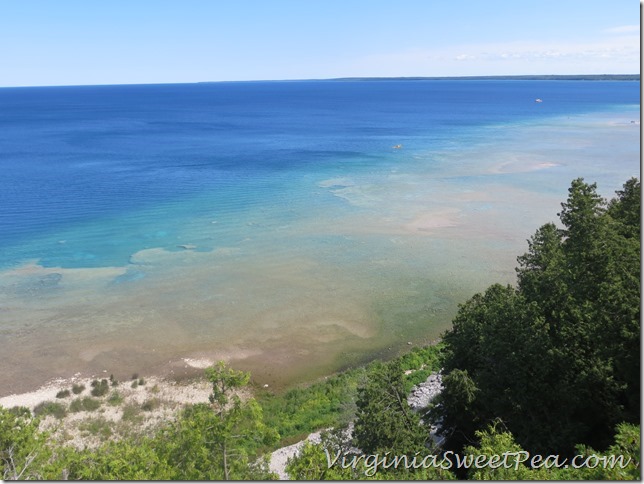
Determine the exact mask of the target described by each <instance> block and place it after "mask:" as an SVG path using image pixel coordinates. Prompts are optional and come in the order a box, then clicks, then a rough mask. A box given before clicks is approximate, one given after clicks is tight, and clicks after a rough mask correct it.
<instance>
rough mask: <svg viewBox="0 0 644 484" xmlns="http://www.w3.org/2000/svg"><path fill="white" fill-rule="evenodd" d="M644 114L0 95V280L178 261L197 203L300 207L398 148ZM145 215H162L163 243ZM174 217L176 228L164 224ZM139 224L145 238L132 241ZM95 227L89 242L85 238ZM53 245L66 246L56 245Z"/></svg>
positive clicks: (529, 89)
mask: <svg viewBox="0 0 644 484" xmlns="http://www.w3.org/2000/svg"><path fill="white" fill-rule="evenodd" d="M535 98H542V99H543V100H544V102H543V103H541V104H538V103H535V102H534V100H535ZM638 103H639V83H636V82H576V81H547V82H543V81H387V82H373V81H362V82H360V81H355V82H329V81H326V82H324V81H323V82H316V81H307V82H304V81H303V82H244V83H214V84H182V85H135V86H84V87H49V88H47V87H39V88H5V89H0V170H1V173H2V177H0V247H2V250H1V251H0V266H5V267H6V266H11V265H15V264H17V263H19V262H20V261H22V260H25V259H40V261H41V263H42V264H43V265H45V266H54V265H59V266H62V267H82V266H89V267H98V266H108V265H123V264H124V263H126V262H127V260H128V257H129V255H131V254H133V253H135V252H136V251H137V250H140V249H142V248H144V247H150V246H161V247H174V246H175V244H176V241H177V234H178V232H179V231H180V228H177V227H178V225H180V220H184V219H185V218H186V217H187V216H189V215H190V214H191V213H194V211H195V210H197V211H198V210H199V209H198V208H196V206H195V204H194V203H195V202H194V200H195V197H206V198H207V199H208V200H209V202H208V203H209V208H214V209H215V211H216V210H217V209H218V208H221V211H223V212H225V216H224V218H226V217H228V219H229V220H232V219H234V217H235V216H237V215H236V214H239V213H240V212H243V211H247V210H253V209H254V208H257V207H263V206H267V205H269V206H272V207H274V208H275V209H276V210H278V209H279V206H280V204H284V205H285V206H293V205H294V204H297V201H300V202H302V203H304V204H305V203H306V201H307V195H306V193H305V192H306V190H308V189H310V187H311V186H312V185H310V184H309V185H307V184H303V180H306V177H307V176H308V175H311V174H314V175H315V177H316V179H324V177H326V178H330V177H333V176H345V175H347V174H353V173H374V172H378V171H382V170H386V169H387V168H388V167H390V166H391V165H392V163H394V162H395V163H400V160H396V159H395V158H394V155H395V153H394V152H393V151H392V149H391V147H392V146H393V145H396V144H402V145H403V146H404V149H405V150H406V151H407V152H409V151H413V150H427V149H435V150H446V149H450V148H454V143H455V140H457V141H458V145H457V146H458V147H462V146H463V145H464V144H467V143H476V142H481V141H483V138H482V137H483V136H484V131H482V130H483V129H484V128H485V127H489V126H491V125H504V124H508V125H513V126H516V125H521V124H535V123H539V122H540V120H541V119H546V118H550V117H555V116H564V115H566V116H569V115H575V114H581V113H588V112H595V111H606V110H611V109H620V108H622V107H623V106H625V105H631V106H632V105H636V104H638ZM403 163H405V161H403ZM294 194H295V195H294ZM203 200H204V199H203V198H202V201H203ZM294 201H295V202H294ZM308 201H309V202H313V201H312V200H308ZM333 202H334V201H331V202H329V203H333ZM315 203H317V204H319V203H321V202H320V200H315ZM161 205H163V206H164V207H165V208H164V209H163V211H161V212H159V210H160V209H159V207H160V206H161ZM146 210H153V211H155V210H156V212H154V213H159V217H160V220H159V221H158V222H159V223H157V224H156V225H158V227H157V229H156V230H155V223H154V220H152V219H151V217H150V216H149V213H148V215H147V216H146V215H144V214H145V213H146V212H145V211H146ZM302 210H304V208H302ZM135 214H138V215H135ZM128 217H130V218H128ZM131 217H138V219H136V221H133V220H132V219H131ZM172 217H175V218H176V220H177V223H176V224H168V223H167V220H168V218H172ZM141 218H144V219H145V221H142V220H141ZM152 218H154V217H152ZM128 220H129V222H128ZM135 222H136V224H140V223H144V225H146V228H145V230H143V231H141V233H137V231H136V230H133V229H132V227H133V225H132V224H134V223H135ZM88 223H89V224H94V232H91V231H90V230H89V229H87V228H83V227H84V225H83V224H88ZM97 224H99V225H100V227H101V230H98V228H97ZM168 227H170V228H168ZM172 227H174V228H172ZM75 228H78V229H79V230H78V231H77V232H74V229H75ZM61 234H64V236H65V240H64V242H63V243H60V244H58V245H56V244H54V243H53V242H52V241H53V240H54V239H56V240H57V239H58V238H59V237H62V236H63V235H61ZM92 234H94V235H92ZM151 239H152V240H151Z"/></svg>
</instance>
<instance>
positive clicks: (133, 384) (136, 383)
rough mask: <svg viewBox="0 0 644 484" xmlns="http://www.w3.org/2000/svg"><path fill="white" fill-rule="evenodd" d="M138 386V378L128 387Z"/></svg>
mask: <svg viewBox="0 0 644 484" xmlns="http://www.w3.org/2000/svg"><path fill="white" fill-rule="evenodd" d="M138 386H139V380H134V381H133V382H132V384H131V385H130V387H132V388H137V387H138Z"/></svg>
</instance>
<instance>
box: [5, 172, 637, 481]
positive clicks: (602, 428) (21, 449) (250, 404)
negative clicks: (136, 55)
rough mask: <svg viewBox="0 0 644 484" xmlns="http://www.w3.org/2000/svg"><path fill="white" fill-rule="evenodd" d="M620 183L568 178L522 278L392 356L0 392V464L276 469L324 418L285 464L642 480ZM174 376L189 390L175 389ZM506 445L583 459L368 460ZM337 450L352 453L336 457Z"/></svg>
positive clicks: (627, 214) (265, 473)
mask: <svg viewBox="0 0 644 484" xmlns="http://www.w3.org/2000/svg"><path fill="white" fill-rule="evenodd" d="M616 193H617V197H615V198H613V199H611V200H610V201H608V200H604V199H603V198H601V197H600V196H599V195H598V194H597V192H596V185H595V184H588V183H585V182H584V181H583V179H581V178H579V179H576V180H574V181H573V182H572V184H571V187H570V189H569V196H568V199H567V201H566V202H564V203H562V204H561V207H562V210H561V212H560V213H559V214H558V215H559V218H560V220H561V228H559V227H557V226H555V224H552V223H549V224H546V225H544V226H542V227H541V228H539V229H538V230H537V231H536V233H535V235H534V236H533V237H532V238H531V239H530V240H529V241H528V252H526V253H525V254H523V255H521V256H519V257H518V258H517V261H518V264H519V265H518V267H517V269H516V270H517V274H518V284H517V285H516V287H513V286H510V285H507V286H502V285H500V284H494V285H492V286H490V287H489V288H488V289H487V290H486V291H485V292H484V293H479V294H476V295H474V296H473V297H472V298H470V299H469V300H468V301H467V302H465V303H463V304H461V305H460V306H459V311H458V314H457V316H456V317H455V318H454V320H453V323H452V328H451V329H449V330H447V331H446V333H444V335H443V338H442V340H441V341H440V342H438V343H437V344H434V345H431V346H426V347H414V348H412V349H411V351H409V352H408V353H406V354H403V355H401V356H399V357H397V358H394V359H392V360H390V361H386V362H382V361H373V362H371V363H369V364H367V365H365V366H361V367H357V368H353V369H349V370H346V371H343V372H341V373H338V374H334V375H331V376H328V377H326V378H323V379H321V380H319V381H316V382H314V383H311V384H309V385H308V386H301V387H296V388H292V389H290V390H288V391H286V392H283V393H276V392H273V391H272V390H271V389H270V388H266V387H265V386H257V385H255V386H254V387H249V381H250V374H248V373H245V372H243V371H237V370H234V369H232V368H230V367H228V366H227V365H226V363H224V362H223V361H222V362H219V363H216V364H214V365H212V366H209V367H207V368H205V370H204V373H205V378H204V379H201V380H199V381H197V382H187V385H178V384H176V383H174V384H173V383H172V382H167V381H161V380H157V379H153V378H150V379H146V378H141V377H139V375H137V374H133V375H132V376H131V378H130V379H129V380H128V381H124V382H119V381H117V380H116V379H115V378H114V377H113V376H112V375H110V377H109V379H108V378H101V379H100V380H99V379H94V380H91V381H89V380H77V381H75V382H69V381H67V382H60V383H63V384H62V385H58V387H53V388H50V389H49V390H48V391H50V393H48V394H47V395H44V394H42V395H41V396H42V397H44V398H50V397H51V394H52V393H54V392H55V395H54V396H55V398H54V399H53V400H50V401H48V402H46V403H43V402H36V401H32V402H30V405H29V406H28V407H27V408H25V407H24V406H20V402H19V401H18V400H14V401H13V403H16V404H18V406H13V407H12V408H3V407H2V406H0V457H1V459H0V466H2V467H0V471H2V475H3V478H4V479H31V478H42V479H54V480H56V479H68V478H69V479H92V480H95V479H101V480H108V479H127V480H132V479H152V480H165V479H170V480H221V479H244V480H249V479H259V480H264V479H275V478H276V477H277V476H276V475H275V474H274V473H272V472H271V471H270V468H269V465H268V464H269V459H268V456H269V455H270V454H271V453H272V452H273V451H274V450H275V449H277V448H279V447H284V446H287V445H289V444H293V443H295V442H299V441H301V440H302V439H303V438H305V437H306V436H308V435H310V434H311V433H313V432H316V431H322V434H321V436H320V437H319V439H317V438H316V439H311V441H309V442H307V443H304V444H301V447H299V452H298V453H297V455H296V456H295V457H292V458H290V459H289V460H288V462H287V464H286V470H287V472H288V474H289V476H290V477H291V478H293V479H298V480H324V479H329V480H344V479H349V480H356V479H377V480H382V479H396V480H409V479H454V478H460V479H465V478H467V479H510V480H524V479H538V480H550V479H555V480H562V479H565V480H567V479H573V480H589V479H593V480H598V479H600V480H601V479H610V480H616V479H627V480H631V479H639V478H640V427H639V426H640V416H639V412H640V369H639V361H640V336H639V335H640V301H641V297H640V208H641V201H640V198H641V194H640V193H641V187H640V182H639V180H637V179H635V178H632V179H630V180H628V181H627V182H626V183H625V184H624V185H623V189H622V190H618V191H617V192H616ZM198 363H199V364H203V363H204V362H198ZM437 372H440V374H441V380H442V387H441V388H442V389H441V390H440V392H439V393H438V395H437V396H436V398H434V399H433V400H431V401H430V403H429V404H428V405H427V407H426V408H424V409H420V410H419V411H416V410H414V409H413V408H412V407H411V406H410V404H409V395H410V391H411V390H412V387H414V385H417V384H419V383H421V382H425V381H427V380H428V377H433V378H436V376H435V375H436V374H437ZM430 379H431V378H430ZM179 386H181V387H182V388H183V390H185V388H186V386H187V387H190V388H191V389H192V390H193V391H192V393H191V392H190V391H188V392H187V393H185V394H184V395H183V397H182V398H175V399H174V400H173V399H172V398H169V397H168V396H169V395H170V394H171V391H172V388H173V387H175V388H174V390H176V389H177V388H178V387H179ZM175 396H176V395H175ZM0 402H2V404H3V405H7V403H8V401H7V399H6V398H5V399H2V400H0ZM61 402H65V403H61ZM24 403H25V402H23V404H24ZM9 404H11V402H9ZM154 411H157V414H155V415H157V418H156V420H155V419H153V418H151V419H148V420H144V417H143V416H142V415H143V414H145V413H146V412H147V413H149V414H150V415H152V414H153V412H154ZM68 415H86V417H85V418H77V419H73V418H71V417H68ZM63 422H75V423H72V424H69V425H68V426H66V425H65V424H64V423H63ZM150 422H151V423H150ZM348 428H350V429H351V431H350V432H347V429H348ZM135 429H136V430H135ZM329 429H332V430H329ZM434 434H436V436H438V437H439V439H438V442H440V447H438V446H437V444H436V442H437V439H435V437H434ZM508 452H511V453H515V454H517V455H524V454H526V455H531V456H546V455H548V456H550V457H552V456H558V458H561V459H562V460H563V459H573V458H575V457H576V456H581V457H582V458H583V461H584V462H586V463H587V464H586V465H583V466H581V467H575V466H570V467H569V466H565V467H564V466H559V467H557V466H554V467H544V466H543V465H540V464H539V462H537V463H535V461H534V459H533V460H531V461H530V462H531V465H530V464H529V463H526V462H525V461H521V462H514V463H513V465H511V466H510V467H507V466H506V467H501V466H496V467H494V466H491V465H490V466H487V467H485V466H484V467H473V468H453V467H450V468H445V467H440V466H439V467H437V466H433V467H432V466H429V467H412V468H410V467H408V466H393V467H391V466H390V467H384V468H381V469H377V466H375V467H373V466H371V465H370V464H369V463H368V462H370V461H368V458H365V456H377V455H380V456H383V455H392V456H407V457H408V458H409V459H411V457H413V456H418V455H425V454H427V455H436V456H439V457H441V456H442V459H443V460H442V462H445V459H446V458H447V456H456V455H457V456H459V458H463V459H464V458H466V457H468V456H469V457H471V458H476V457H481V456H482V457H483V458H485V459H487V461H489V462H491V459H492V458H493V457H494V456H500V455H504V454H507V453H508ZM329 455H334V456H335V455H337V456H339V455H343V456H349V457H350V458H353V461H352V462H354V463H355V465H350V466H345V465H342V466H335V467H334V466H333V465H331V463H330V461H329V458H328V456H329ZM360 456H362V459H360V458H359V457H360ZM343 459H344V457H343ZM615 459H618V461H616V460H615ZM372 460H373V459H372ZM376 460H377V459H376ZM343 462H344V460H343ZM600 462H604V463H606V462H608V463H612V464H611V465H608V464H606V465H600V464H599V463H600ZM593 463H594V464H593ZM372 467H373V469H372Z"/></svg>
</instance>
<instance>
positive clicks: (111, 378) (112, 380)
mask: <svg viewBox="0 0 644 484" xmlns="http://www.w3.org/2000/svg"><path fill="white" fill-rule="evenodd" d="M110 383H111V384H112V386H113V387H115V386H117V385H118V384H119V381H118V380H117V379H116V378H114V375H110Z"/></svg>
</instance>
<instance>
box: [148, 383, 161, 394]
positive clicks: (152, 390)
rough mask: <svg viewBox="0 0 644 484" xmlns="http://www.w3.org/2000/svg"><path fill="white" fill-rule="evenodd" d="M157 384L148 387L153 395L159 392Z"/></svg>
mask: <svg viewBox="0 0 644 484" xmlns="http://www.w3.org/2000/svg"><path fill="white" fill-rule="evenodd" d="M159 391H160V390H159V385H156V384H155V385H154V386H153V387H152V388H150V392H152V393H154V394H155V395H156V394H157V393H159Z"/></svg>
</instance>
